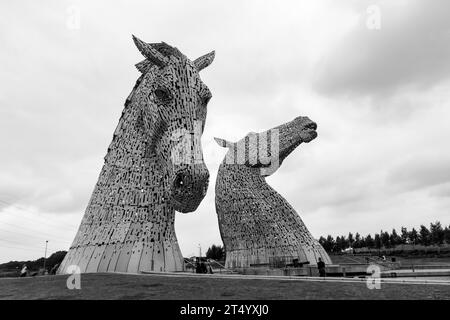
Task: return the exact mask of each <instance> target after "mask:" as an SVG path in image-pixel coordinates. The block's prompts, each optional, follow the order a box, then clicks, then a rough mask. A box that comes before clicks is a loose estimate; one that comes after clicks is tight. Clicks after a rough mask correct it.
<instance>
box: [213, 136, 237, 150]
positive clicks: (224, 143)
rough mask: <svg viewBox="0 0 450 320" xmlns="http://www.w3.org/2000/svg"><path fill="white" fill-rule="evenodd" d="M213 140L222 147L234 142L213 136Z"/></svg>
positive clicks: (227, 146) (229, 145) (231, 144)
mask: <svg viewBox="0 0 450 320" xmlns="http://www.w3.org/2000/svg"><path fill="white" fill-rule="evenodd" d="M214 140H216V142H217V144H218V145H219V146H221V147H224V148H229V147H231V146H233V144H234V143H233V142H230V141H227V140H225V139H221V138H215V137H214Z"/></svg>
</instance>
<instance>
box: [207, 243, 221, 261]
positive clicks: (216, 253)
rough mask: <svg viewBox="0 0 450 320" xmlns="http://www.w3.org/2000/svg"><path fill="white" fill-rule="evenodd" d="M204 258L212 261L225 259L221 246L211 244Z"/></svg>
mask: <svg viewBox="0 0 450 320" xmlns="http://www.w3.org/2000/svg"><path fill="white" fill-rule="evenodd" d="M206 258H208V259H214V260H223V259H225V252H224V250H223V247H222V246H216V245H215V244H213V245H212V246H211V247H209V248H208V250H207V251H206Z"/></svg>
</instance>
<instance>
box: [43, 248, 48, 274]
mask: <svg viewBox="0 0 450 320" xmlns="http://www.w3.org/2000/svg"><path fill="white" fill-rule="evenodd" d="M47 244H48V240H45V254H44V274H45V260H46V259H47Z"/></svg>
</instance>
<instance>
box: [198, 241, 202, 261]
mask: <svg viewBox="0 0 450 320" xmlns="http://www.w3.org/2000/svg"><path fill="white" fill-rule="evenodd" d="M198 250H199V254H200V259H201V258H202V247H201V245H200V243H199V244H198Z"/></svg>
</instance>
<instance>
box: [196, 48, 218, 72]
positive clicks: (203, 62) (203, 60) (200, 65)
mask: <svg viewBox="0 0 450 320" xmlns="http://www.w3.org/2000/svg"><path fill="white" fill-rule="evenodd" d="M215 56H216V52H215V51H211V52H210V53H207V54H205V55H204V56H201V57H200V58H197V59H195V60H194V65H195V67H196V68H197V70H198V71H200V70H203V69H205V68H206V67H207V66H209V65H210V64H211V63H212V62H213V61H214V57H215Z"/></svg>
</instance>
